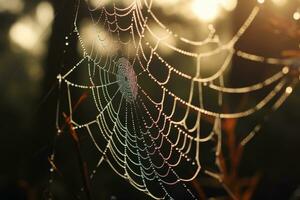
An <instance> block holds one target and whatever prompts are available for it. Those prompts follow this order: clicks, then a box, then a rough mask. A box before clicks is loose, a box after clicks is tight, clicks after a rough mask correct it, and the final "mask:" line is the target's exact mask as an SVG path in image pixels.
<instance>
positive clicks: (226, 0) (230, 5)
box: [220, 0, 238, 11]
mask: <svg viewBox="0 0 300 200" xmlns="http://www.w3.org/2000/svg"><path fill="white" fill-rule="evenodd" d="M237 3H238V1H237V0H220V4H221V6H222V7H223V8H224V9H225V10H227V11H233V10H234V9H235V8H236V6H237Z"/></svg>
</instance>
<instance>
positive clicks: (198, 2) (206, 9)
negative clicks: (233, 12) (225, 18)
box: [191, 0, 220, 22]
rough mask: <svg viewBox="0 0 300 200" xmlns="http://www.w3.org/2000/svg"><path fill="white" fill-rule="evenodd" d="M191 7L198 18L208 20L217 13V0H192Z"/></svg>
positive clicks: (218, 7)
mask: <svg viewBox="0 0 300 200" xmlns="http://www.w3.org/2000/svg"><path fill="white" fill-rule="evenodd" d="M191 9H192V11H193V12H194V13H195V15H196V16H197V17H198V18H199V19H201V20H203V21H206V22H210V21H213V20H214V19H216V18H217V16H218V14H219V11H220V6H219V0H194V1H193V2H192V4H191Z"/></svg>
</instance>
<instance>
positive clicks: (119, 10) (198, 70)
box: [57, 0, 297, 199]
mask: <svg viewBox="0 0 300 200" xmlns="http://www.w3.org/2000/svg"><path fill="white" fill-rule="evenodd" d="M154 7H155V5H154V2H153V1H152V0H133V1H131V2H129V3H124V2H120V1H114V2H113V3H106V2H105V1H102V0H98V1H96V3H95V1H93V3H91V2H89V1H87V0H86V2H80V1H79V2H78V6H77V7H76V8H77V10H76V15H75V17H74V30H73V32H71V33H70V35H69V36H67V37H66V40H67V42H66V45H70V44H69V39H70V38H72V37H74V38H76V39H77V40H78V41H79V44H80V45H79V48H80V51H81V52H82V54H81V56H80V57H81V58H80V59H79V60H78V61H76V63H75V64H74V65H72V66H70V67H69V66H66V67H65V68H66V70H65V72H63V73H61V74H59V75H58V77H57V78H58V81H59V84H60V88H61V87H62V86H65V87H66V88H67V94H66V99H67V102H68V106H69V108H68V114H69V117H70V121H71V123H72V125H73V129H74V130H76V131H78V132H79V133H80V134H81V133H82V134H87V135H88V136H89V138H90V140H91V141H92V143H93V145H94V147H95V148H96V149H97V151H98V152H99V160H98V163H97V165H96V166H95V169H97V168H98V167H99V166H100V165H101V164H102V163H103V162H107V163H108V164H109V166H110V167H111V168H112V169H113V170H114V171H115V173H116V174H118V175H119V176H121V177H122V178H124V179H126V180H128V181H129V183H130V184H131V185H132V186H134V187H135V188H136V189H138V190H140V191H142V192H145V193H146V194H148V195H150V196H151V197H152V198H155V199H173V198H175V197H174V196H173V194H174V193H175V191H176V193H179V191H180V193H181V194H184V196H185V199H197V195H195V193H194V191H193V190H191V189H190V187H189V185H188V182H189V181H192V180H193V179H195V178H196V177H197V176H198V175H199V173H204V174H207V175H209V176H211V177H213V178H216V179H217V180H218V181H220V182H222V170H221V169H220V164H219V161H218V155H219V154H220V152H221V149H222V120H224V119H227V118H234V119H238V118H245V117H248V116H250V115H253V114H255V113H257V112H260V111H261V110H263V109H264V108H265V107H267V108H269V110H276V109H278V108H279V106H280V105H281V104H282V103H283V102H284V101H285V100H286V98H287V97H288V96H289V95H290V94H291V92H292V89H293V87H294V86H295V84H296V82H297V81H296V80H292V81H291V80H290V78H289V77H288V75H289V72H290V67H289V65H290V64H291V61H290V60H285V59H276V58H266V57H263V56H258V55H254V54H250V53H247V52H245V51H242V50H239V49H238V48H237V47H236V43H237V42H238V41H239V39H240V38H241V37H242V36H243V35H244V34H245V32H246V31H247V29H248V28H249V27H250V26H251V24H252V23H253V22H254V21H255V19H256V16H257V15H258V13H259V12H260V7H259V6H255V7H254V8H253V9H252V11H251V12H250V13H249V16H248V17H247V18H246V19H245V21H244V23H243V24H242V25H241V27H240V28H239V29H238V30H237V32H236V33H235V34H234V35H233V37H232V38H231V39H230V40H229V41H227V42H226V43H222V42H221V41H220V39H219V35H218V34H217V32H216V30H215V27H214V26H213V25H209V26H208V27H207V34H206V36H205V37H204V38H203V39H201V40H200V41H194V40H191V39H188V38H186V37H184V36H181V35H180V34H178V33H176V32H175V31H173V30H171V29H169V28H168V26H167V25H165V24H163V22H162V21H161V20H160V18H159V16H158V15H157V14H156V13H155V12H154V10H153V8H154ZM80 8H83V9H84V10H85V11H87V12H88V15H89V23H90V27H92V28H91V29H90V30H89V31H84V30H82V29H80V26H79V24H78V15H79V10H80ZM157 30H159V31H157ZM70 41H71V40H70ZM174 41H175V42H174ZM70 43H71V42H70ZM205 46H210V47H211V48H209V50H207V49H206V50H203V49H205V48H203V47H205ZM201 48H203V49H202V50H199V49H201ZM165 50H167V51H165ZM166 52H169V53H170V52H171V54H172V56H173V57H171V56H168V54H167V53H166ZM174 56H175V57H177V58H176V61H175V62H174V60H173V59H171V58H174ZM215 57H221V58H222V62H220V63H219V64H217V65H216V66H215V68H214V69H215V70H214V72H213V73H211V74H209V75H205V74H203V73H202V69H203V68H204V67H205V66H203V65H204V63H205V62H204V61H205V60H207V59H215ZM233 57H238V58H239V59H244V60H248V61H249V62H253V63H254V64H255V63H262V64H265V65H276V66H281V67H279V68H276V69H277V71H275V72H274V73H273V74H270V75H268V76H267V77H264V79H263V80H257V81H256V82H254V83H251V84H249V85H243V86H238V87H229V86H226V80H225V78H226V73H227V71H228V70H230V66H231V63H232V59H233ZM79 75H80V76H79ZM265 88H268V90H267V92H264V93H263V95H260V99H255V101H254V103H253V102H252V103H249V105H247V106H246V107H245V108H243V109H240V110H237V111H235V112H225V111H224V110H223V109H222V106H223V105H224V102H225V101H227V100H228V98H229V96H230V98H239V97H240V96H239V95H244V94H253V93H255V92H258V91H260V90H263V89H265ZM82 93H87V94H88V97H87V99H86V100H85V101H84V102H82V103H81V104H80V105H79V106H77V108H76V110H75V108H74V104H75V103H76V100H77V99H78V98H79V96H78V94H82ZM208 97H209V98H208ZM207 99H208V100H207ZM211 99H214V100H211ZM85 104H86V105H87V106H85ZM60 113H61V108H60V100H59V101H58V109H57V119H58V120H57V130H58V132H60V131H61V126H60V125H59V118H60ZM83 113H84V114H83ZM83 116H84V117H83ZM207 121H209V122H210V123H207ZM208 124H209V125H208ZM260 128H261V125H260V124H258V125H256V126H255V127H254V128H253V130H252V131H250V132H249V134H247V135H246V136H245V137H244V138H243V139H242V141H241V144H242V145H245V144H246V143H248V142H249V141H250V140H251V139H252V138H253V137H254V136H255V134H256V133H257V132H258V131H259V130H260ZM205 144H210V145H211V146H213V147H214V148H213V153H212V154H211V153H210V152H206V151H204V150H203V149H202V146H203V145H205ZM205 154H207V155H209V156H210V157H212V160H213V163H214V164H215V166H214V167H207V168H206V167H205V165H206V164H205V163H202V160H201V159H202V155H205ZM210 154H211V155H210ZM203 162H204V161H203ZM207 166H208V165H207ZM95 173H96V170H94V171H93V172H92V174H91V178H92V177H93V176H94V174H95ZM225 189H226V188H225Z"/></svg>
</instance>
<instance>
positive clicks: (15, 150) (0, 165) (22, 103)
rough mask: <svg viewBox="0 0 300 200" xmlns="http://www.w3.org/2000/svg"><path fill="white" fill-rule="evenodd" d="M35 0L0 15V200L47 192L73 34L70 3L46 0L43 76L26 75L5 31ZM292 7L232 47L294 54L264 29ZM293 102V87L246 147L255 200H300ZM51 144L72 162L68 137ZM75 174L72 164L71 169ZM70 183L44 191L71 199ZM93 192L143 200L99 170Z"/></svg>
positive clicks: (299, 93)
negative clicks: (68, 39)
mask: <svg viewBox="0 0 300 200" xmlns="http://www.w3.org/2000/svg"><path fill="white" fill-rule="evenodd" d="M39 2H40V1H39V0H36V1H33V0H32V1H26V3H25V4H24V5H25V6H24V9H23V10H22V12H20V13H17V14H16V13H10V12H7V11H4V12H1V13H0V52H1V53H0V91H1V98H0V113H1V115H0V122H1V123H0V127H1V128H0V138H1V139H0V199H1V200H2V199H3V200H8V199H16V200H17V199H18V200H19V199H20V200H21V199H29V200H34V199H45V198H46V197H47V195H48V190H49V184H48V182H49V179H50V178H49V177H50V176H49V174H50V173H49V169H50V165H49V162H48V156H49V155H50V153H51V151H52V147H53V141H54V137H55V131H56V129H55V108H56V99H57V98H58V94H57V88H56V86H57V85H56V75H57V74H58V73H59V69H60V67H61V66H62V65H63V58H62V55H63V50H64V48H65V45H64V43H65V35H67V34H68V33H69V32H70V31H71V30H72V22H73V17H74V2H73V1H71V0H52V1H51V2H50V3H51V4H52V5H53V8H54V11H55V12H54V13H55V18H54V21H53V24H52V25H50V27H48V28H47V29H46V30H45V31H48V32H50V31H51V29H52V31H51V34H50V37H49V39H48V40H47V43H46V46H47V49H48V50H47V52H46V53H45V55H42V56H41V57H40V58H39V59H40V60H41V62H40V63H41V70H42V71H43V75H42V76H41V78H40V79H38V80H32V78H31V77H30V76H28V73H27V71H26V70H28V69H27V68H28V67H26V65H27V64H26V63H28V60H29V61H30V60H32V59H37V58H36V57H34V56H32V55H30V54H28V53H26V52H24V51H21V50H18V49H17V50H16V48H14V47H13V46H12V45H11V42H10V39H9V30H10V27H11V26H12V24H14V23H15V22H16V21H17V20H18V19H19V18H20V17H22V16H23V15H26V14H28V13H30V12H32V10H34V9H35V7H36V5H38V3H39ZM6 3H7V4H9V3H10V2H9V1H7V2H6ZM253 4H254V3H253V2H250V1H249V2H248V1H247V2H246V3H245V2H241V3H240V4H239V6H238V8H237V9H236V11H235V12H233V14H232V15H233V16H234V17H233V24H234V25H235V24H236V26H238V24H240V20H241V18H240V17H239V16H241V15H242V16H244V15H245V13H244V11H245V10H248V8H249V6H252V5H253ZM297 6H298V7H299V6H300V3H299V1H291V2H290V5H289V7H288V9H286V10H285V11H284V12H282V11H280V10H279V9H277V8H275V7H274V6H273V7H272V5H270V8H269V9H270V10H272V11H270V10H266V12H264V14H263V15H260V16H259V17H258V19H257V21H259V23H256V24H255V27H253V28H251V30H249V33H248V34H247V39H243V40H241V41H240V43H239V44H238V45H239V46H240V47H241V49H243V48H244V49H245V48H246V49H248V50H249V49H250V51H252V50H253V52H256V53H258V54H260V55H267V56H274V57H278V56H280V53H281V51H282V50H285V49H297V48H298V49H299V47H298V45H299V42H300V39H299V37H295V38H292V37H290V36H289V35H288V34H285V32H280V33H275V32H274V31H273V30H271V29H268V28H266V27H267V26H266V25H267V24H268V23H269V21H268V20H269V19H271V18H273V17H274V16H280V17H288V16H290V15H291V13H292V12H293V11H294V10H295V8H296V7H297ZM287 20H288V18H287ZM51 26H52V27H51ZM220 26H221V25H220ZM298 27H299V26H298ZM285 31H287V30H285ZM298 31H299V30H298ZM20 34H22V33H20ZM258 35H259V37H258ZM262 44H264V45H262ZM76 56H77V52H76V51H74V52H73V51H71V53H70V57H73V58H75V57H76ZM235 62H236V64H237V65H238V63H239V62H240V61H239V60H237V59H236V60H235ZM233 69H234V68H233ZM239 70H240V69H239ZM233 71H234V70H233ZM249 74H251V76H253V78H255V76H258V75H257V74H256V73H255V72H252V71H251V70H250V71H249ZM231 77H232V79H234V80H236V81H238V80H239V78H241V77H240V76H239V74H238V73H232V75H231ZM299 100H300V90H299V87H296V88H295V90H294V93H293V94H292V95H291V97H290V98H289V99H288V100H287V101H286V102H285V104H284V105H283V106H282V107H281V108H280V109H279V110H278V111H276V112H275V113H273V114H272V115H271V117H270V119H269V120H268V121H267V122H265V123H264V124H263V128H262V130H261V131H260V133H259V134H258V136H256V137H255V139H254V140H253V141H251V142H250V143H249V144H248V146H247V147H246V150H245V153H244V156H243V161H242V165H241V174H246V175H247V174H253V173H254V172H256V171H260V172H261V173H262V179H261V181H260V182H259V184H258V187H257V189H256V192H255V195H254V199H300V198H299V196H300V159H299V153H300V130H299V119H300V112H299V111H300V104H299V102H300V101H299ZM244 126H246V127H247V126H249V124H248V125H247V123H246V122H243V123H241V125H240V126H239V130H241V131H243V130H244V128H243V127H244ZM58 143H59V145H61V146H63V147H64V148H65V149H68V150H67V151H66V153H65V156H66V157H64V158H60V159H61V160H63V159H66V158H68V159H70V160H72V159H76V158H75V155H74V153H73V151H74V148H73V146H72V143H71V142H70V138H69V137H68V136H65V137H64V138H62V139H61V140H60V141H59V142H58ZM62 163H64V164H65V166H72V164H74V163H72V162H71V163H68V162H67V161H65V162H62ZM77 169H78V167H76V166H75V167H74V170H75V172H76V170H77ZM72 170H73V169H72ZM66 171H67V170H66ZM72 173H73V172H72ZM72 173H71V172H70V174H72ZM70 176H71V175H70ZM66 177H68V176H66ZM77 182H80V176H79V175H78V177H74V178H73V179H68V178H66V179H58V180H57V181H56V182H55V184H54V186H52V188H51V190H52V192H53V193H54V195H55V197H56V198H57V199H68V198H69V199H72V198H74V197H72V195H73V193H75V194H78V193H80V192H79V190H80V188H79V184H77ZM297 188H298V192H296V190H297ZM93 190H94V191H96V192H95V196H96V197H98V199H147V198H148V197H146V196H145V195H143V194H141V193H140V192H138V191H136V190H135V189H133V187H131V186H130V185H129V184H128V183H126V181H124V180H123V179H121V178H119V177H118V176H117V175H115V174H114V173H113V172H112V170H110V169H109V167H108V166H106V165H105V166H104V167H103V168H101V169H100V170H99V171H98V172H97V175H96V177H95V182H94V183H93ZM296 193H297V195H296V196H298V197H297V198H296V197H295V194H296ZM293 195H294V197H292V196H293ZM81 196H83V195H81ZM56 198H54V199H56ZM83 199H84V198H83Z"/></svg>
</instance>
